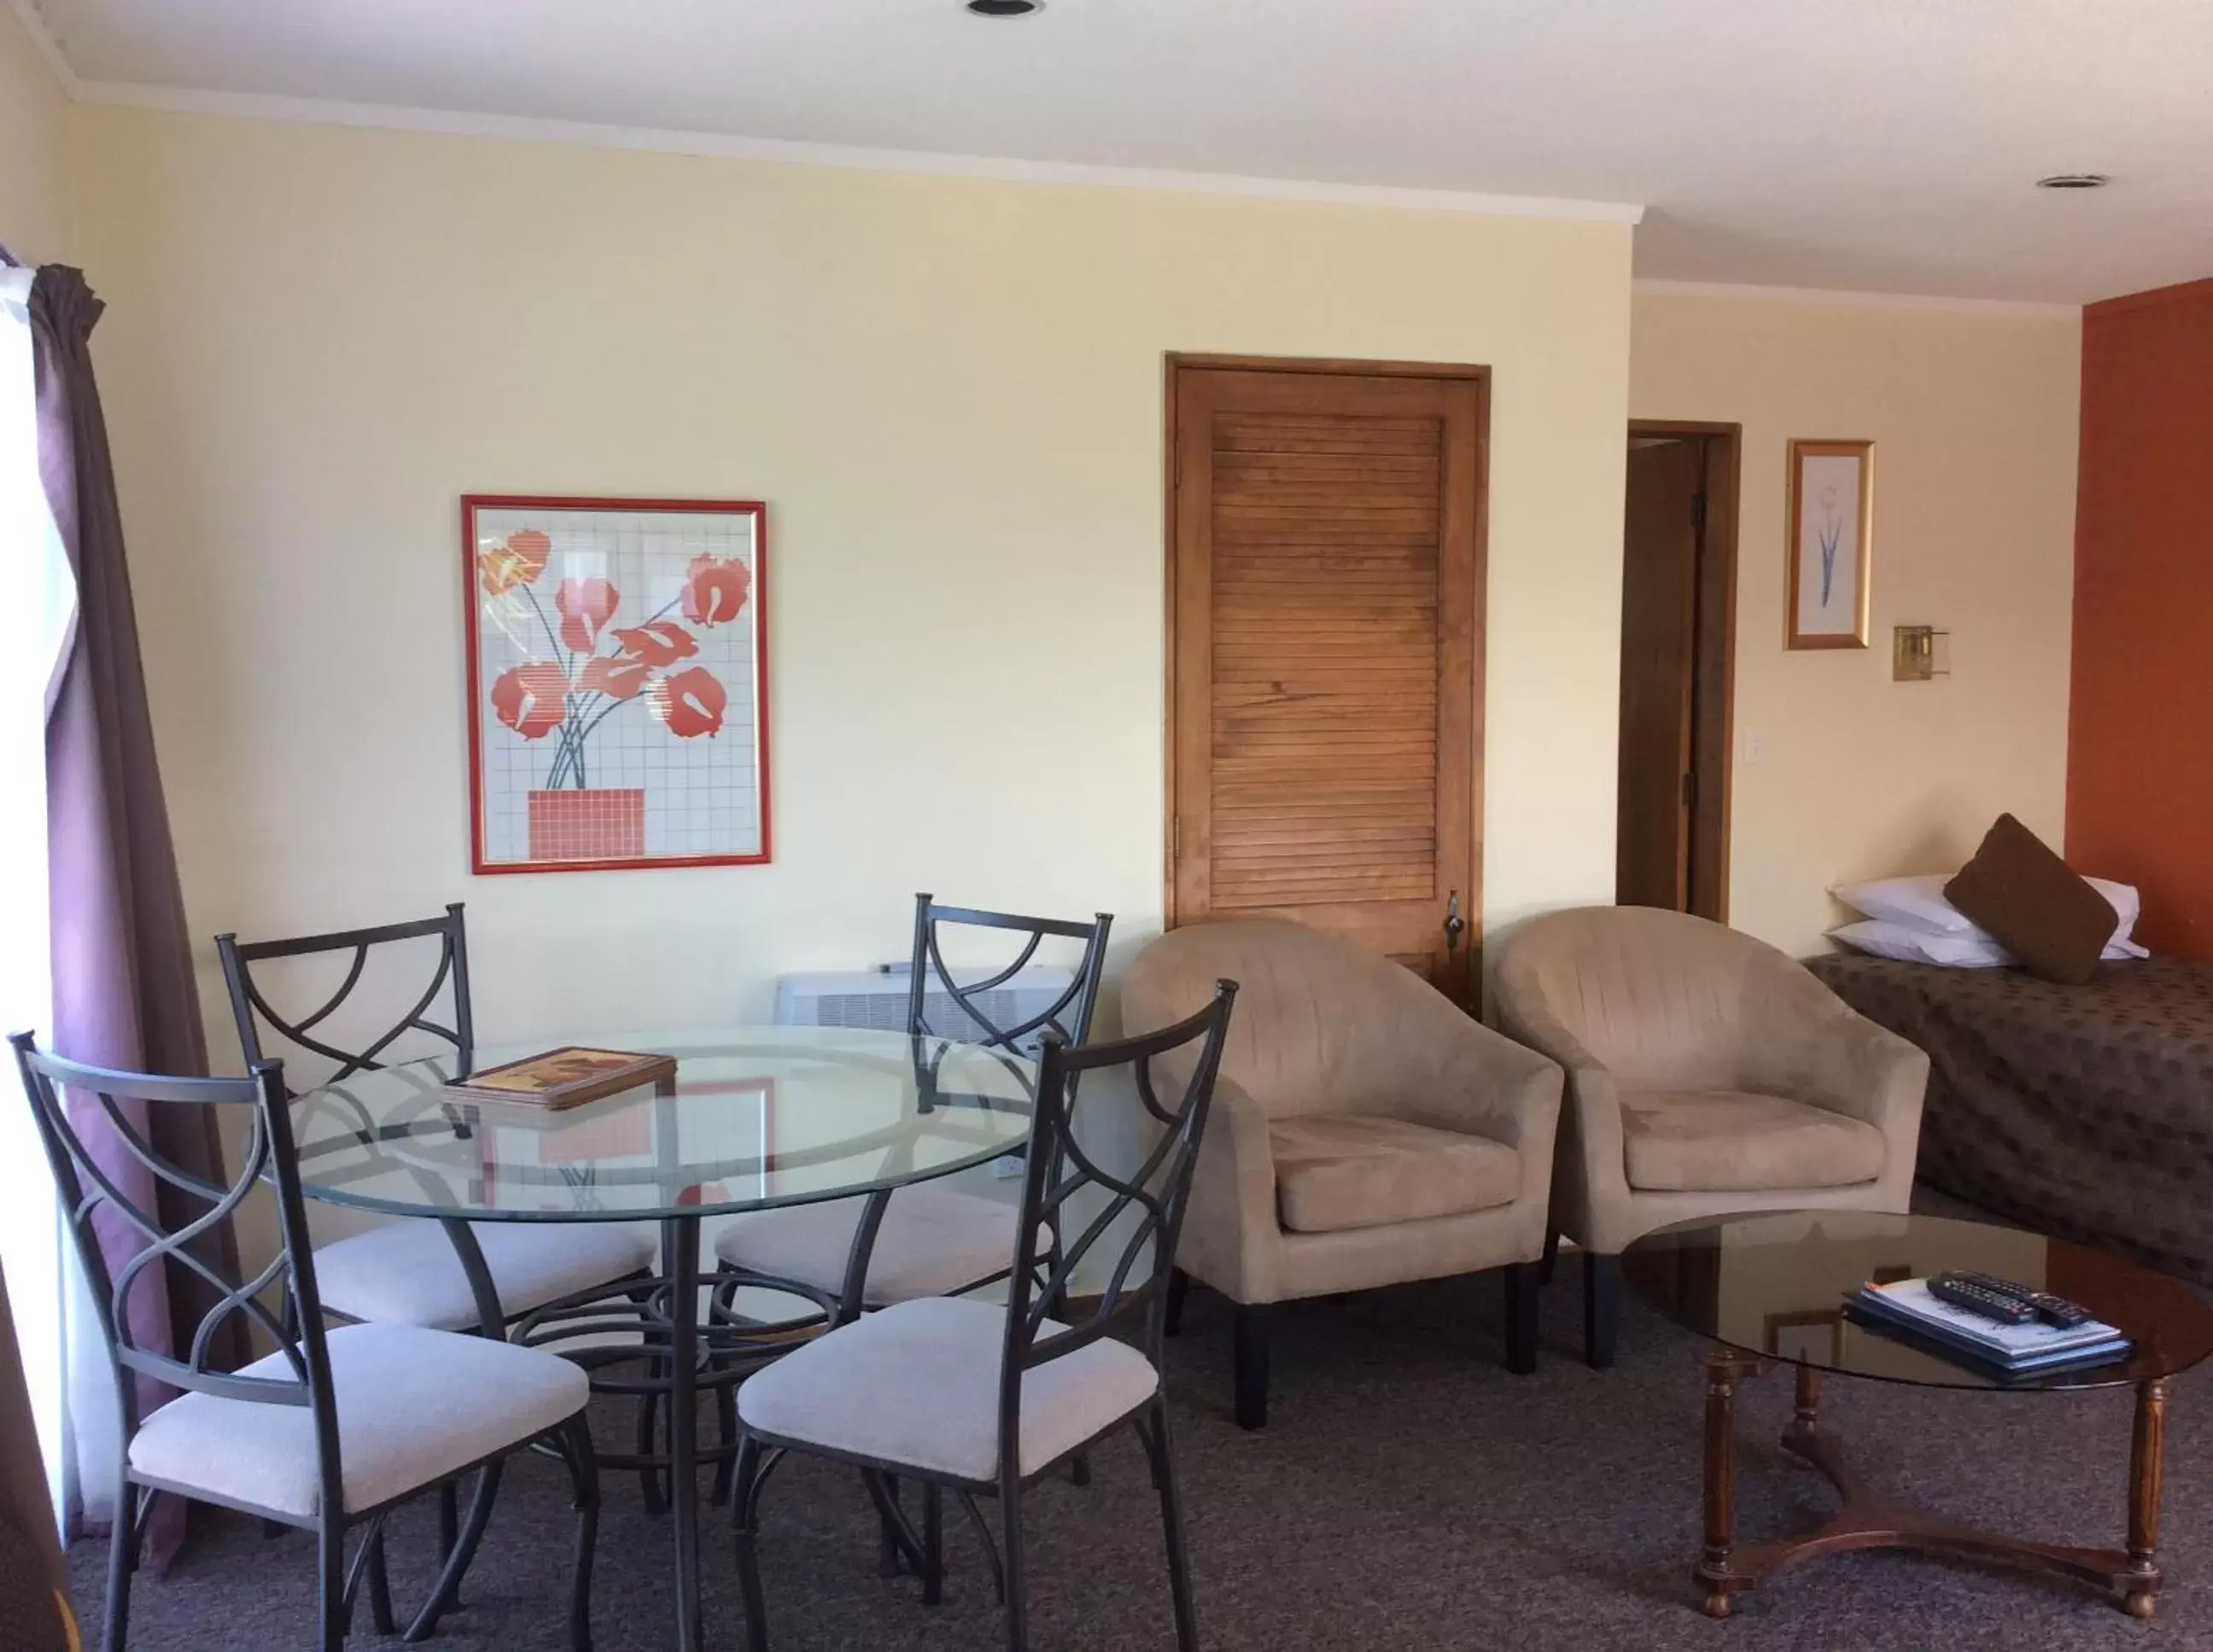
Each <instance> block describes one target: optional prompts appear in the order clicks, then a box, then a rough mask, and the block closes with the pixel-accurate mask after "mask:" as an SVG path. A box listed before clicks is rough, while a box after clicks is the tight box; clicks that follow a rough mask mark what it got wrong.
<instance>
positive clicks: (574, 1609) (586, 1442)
mask: <svg viewBox="0 0 2213 1652" xmlns="http://www.w3.org/2000/svg"><path fill="white" fill-rule="evenodd" d="M561 1439H562V1455H563V1456H564V1457H565V1458H566V1459H567V1460H568V1463H569V1478H570V1485H571V1486H572V1487H573V1488H574V1490H575V1492H576V1565H575V1567H574V1570H573V1573H572V1576H571V1577H570V1584H569V1646H570V1652H592V1557H593V1553H594V1550H595V1549H596V1548H597V1546H598V1543H599V1536H600V1461H599V1457H598V1454H597V1453H596V1452H595V1451H594V1449H593V1446H592V1427H591V1424H590V1423H589V1422H588V1421H587V1420H586V1419H585V1417H584V1416H583V1414H582V1412H579V1413H578V1414H577V1415H576V1417H572V1418H571V1419H570V1422H569V1423H568V1426H567V1427H566V1428H564V1429H563V1430H562V1432H561Z"/></svg>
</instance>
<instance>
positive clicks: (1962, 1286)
mask: <svg viewBox="0 0 2213 1652" xmlns="http://www.w3.org/2000/svg"><path fill="white" fill-rule="evenodd" d="M1929 1294H1930V1295H1931V1296H1934V1297H1935V1298H1936V1300H1937V1301H1940V1302H1949V1303H1950V1304H1951V1305H1952V1306H1953V1307H1954V1308H1965V1309H1966V1311H1967V1312H1968V1313H1970V1314H1979V1315H1981V1316H1982V1317H1983V1318H1984V1319H1985V1320H1997V1322H1998V1323H1999V1324H2000V1325H2027V1323H2028V1322H2029V1321H2030V1320H2033V1319H2034V1318H2036V1317H2037V1314H2036V1309H2035V1308H2033V1306H2031V1305H2030V1302H2029V1293H2028V1292H2027V1291H2025V1290H2023V1289H2021V1287H2020V1286H2018V1285H2013V1284H2008V1283H2006V1282H2005V1281H2004V1280H2003V1279H1993V1278H1991V1277H1990V1275H1988V1274H1986V1273H1967V1272H1962V1271H1948V1272H1945V1273H1940V1274H1937V1275H1936V1276H1935V1277H1932V1278H1931V1279H1930V1281H1929Z"/></svg>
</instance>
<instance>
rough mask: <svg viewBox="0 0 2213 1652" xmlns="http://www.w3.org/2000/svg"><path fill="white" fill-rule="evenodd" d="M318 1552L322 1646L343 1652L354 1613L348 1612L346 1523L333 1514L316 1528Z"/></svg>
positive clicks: (317, 1601) (324, 1649)
mask: <svg viewBox="0 0 2213 1652" xmlns="http://www.w3.org/2000/svg"><path fill="white" fill-rule="evenodd" d="M315 1552H316V1560H317V1563H318V1564H317V1566H316V1582H317V1588H316V1597H315V1606H316V1613H315V1615H316V1617H317V1618H318V1619H320V1636H319V1637H318V1644H319V1645H320V1647H321V1648H322V1652H340V1649H341V1648H343V1647H344V1645H345V1637H346V1630H347V1628H348V1626H349V1619H351V1617H352V1615H353V1614H352V1613H351V1612H349V1611H348V1610H347V1606H348V1602H347V1600H346V1586H345V1584H346V1577H345V1574H346V1564H345V1522H344V1519H343V1518H338V1517H334V1516H332V1515H324V1516H323V1520H322V1523H321V1524H320V1526H318V1527H316V1528H315Z"/></svg>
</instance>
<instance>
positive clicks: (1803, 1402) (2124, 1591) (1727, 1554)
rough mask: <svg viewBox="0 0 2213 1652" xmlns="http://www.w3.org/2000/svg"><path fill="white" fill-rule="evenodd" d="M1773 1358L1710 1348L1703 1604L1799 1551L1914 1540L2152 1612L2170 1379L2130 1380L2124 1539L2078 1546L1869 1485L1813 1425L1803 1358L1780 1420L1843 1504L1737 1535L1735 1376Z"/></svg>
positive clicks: (2135, 1612)
mask: <svg viewBox="0 0 2213 1652" xmlns="http://www.w3.org/2000/svg"><path fill="white" fill-rule="evenodd" d="M1772 1363H1773V1362H1770V1361H1765V1360H1754V1359H1751V1358H1747V1357H1746V1356H1743V1355H1741V1354H1735V1353H1731V1352H1728V1351H1726V1350H1716V1351H1714V1352H1712V1353H1710V1354H1708V1355H1707V1356H1706V1361H1705V1370H1706V1462H1705V1551H1704V1555H1703V1557H1702V1558H1700V1560H1699V1562H1698V1567H1697V1569H1696V1571H1695V1574H1694V1575H1695V1576H1696V1578H1697V1580H1698V1585H1699V1587H1700V1588H1702V1589H1703V1590H1704V1606H1705V1612H1706V1615H1707V1616H1709V1617H1711V1618H1726V1617H1728V1615H1729V1612H1730V1610H1731V1604H1732V1601H1733V1600H1734V1597H1735V1596H1736V1595H1737V1594H1740V1593H1741V1592H1742V1591H1744V1590H1746V1589H1749V1588H1756V1587H1757V1586H1758V1585H1759V1584H1760V1583H1763V1582H1766V1580H1767V1579H1768V1578H1770V1577H1771V1576H1774V1575H1775V1574H1776V1573H1777V1572H1780V1571H1783V1570H1786V1569H1787V1568H1789V1567H1791V1566H1795V1565H1796V1564H1799V1563H1800V1562H1801V1561H1805V1560H1813V1559H1815V1558H1819V1557H1820V1556H1823V1555H1832V1554H1850V1553H1851V1552H1853V1551H1856V1550H1860V1549H1918V1550H1922V1551H1925V1552H1930V1553H1936V1554H1945V1555H1953V1556H1956V1557H1960V1558H1971V1559H1982V1560H2001V1561H2006V1562H2009V1563H2011V1564H2015V1565H2024V1566H2028V1567H2032V1568H2033V1569H2035V1570H2040V1571H2047V1572H2057V1573H2058V1574H2060V1575H2061V1576H2066V1577H2072V1578H2075V1579H2077V1580H2078V1581H2080V1582H2085V1583H2089V1584H2092V1585H2094V1587H2096V1588H2100V1589H2103V1590H2105V1591H2106V1593H2107V1594H2109V1595H2111V1596H2112V1598H2113V1599H2114V1600H2116V1602H2117V1603H2118V1604H2119V1606H2121V1607H2122V1608H2123V1609H2124V1610H2125V1611H2126V1612H2129V1613H2130V1614H2131V1616H2134V1617H2137V1618H2149V1617H2150V1616H2151V1615H2152V1612H2153V1610H2154V1606H2155V1600H2156V1597H2157V1595H2158V1593H2159V1586H2160V1570H2159V1565H2158V1563H2157V1562H2156V1561H2155V1559H2154V1558H2153V1551H2154V1549H2155V1545H2156V1544H2157V1542H2158V1538H2159V1502H2160V1472H2161V1458H2162V1449H2161V1447H2162V1436H2163V1434H2164V1431H2165V1420H2166V1411H2167V1384H2166V1383H2164V1382H2145V1383H2141V1384H2139V1385H2138V1387H2137V1416H2136V1430H2135V1437H2134V1440H2133V1442H2132V1446H2131V1451H2130V1454H2129V1456H2130V1463H2129V1467H2130V1474H2129V1540H2128V1546H2127V1547H2126V1548H2125V1549H2078V1548H2070V1547H2066V1546H2064V1545H2058V1544H2051V1543H2035V1542H2031V1541H2029V1540H2028V1539H2023V1538H2014V1537H2007V1536H2004V1535H2002V1534H2000V1533H1991V1532H1982V1531H1978V1530H1976V1529H1974V1528H1973V1527H1967V1526H1961V1525H1959V1524H1957V1523H1956V1522H1954V1521H1949V1520H1947V1519H1945V1518H1944V1517H1943V1516H1942V1515H1935V1514H1930V1513H1929V1512H1927V1511H1926V1510H1923V1509H1917V1508H1915V1507H1913V1506H1912V1505H1911V1504H1909V1503H1901V1502H1899V1501H1897V1500H1896V1499H1894V1498H1892V1497H1887V1496H1885V1495H1883V1494H1882V1493H1881V1492H1879V1491H1876V1490H1873V1489H1871V1488H1870V1487H1869V1485H1868V1484H1866V1483H1865V1482H1864V1481H1863V1480H1862V1479H1861V1478H1860V1477H1859V1476H1858V1475H1857V1474H1856V1473H1854V1472H1853V1471H1852V1469H1851V1467H1850V1466H1849V1465H1848V1464H1847V1463H1846V1462H1845V1461H1844V1455H1843V1454H1842V1452H1841V1451H1840V1450H1839V1449H1838V1445H1837V1442H1836V1441H1835V1439H1834V1437H1833V1436H1830V1435H1828V1434H1826V1433H1824V1432H1823V1431H1822V1430H1821V1429H1820V1426H1819V1421H1818V1419H1819V1412H1820V1392H1821V1374H1820V1372H1819V1371H1816V1370H1814V1369H1811V1368H1809V1367H1807V1366H1802V1365H1801V1366H1800V1367H1799V1368H1798V1405H1797V1414H1796V1415H1795V1417H1792V1419H1791V1422H1790V1426H1789V1428H1788V1429H1785V1430H1784V1432H1783V1449H1784V1450H1786V1451H1788V1452H1789V1453H1790V1454H1792V1455H1794V1456H1795V1457H1798V1458H1800V1459H1801V1460H1803V1461H1805V1462H1807V1463H1808V1464H1811V1465H1812V1466H1814V1468H1816V1469H1818V1470H1819V1471H1820V1472H1821V1474H1822V1475H1823V1476H1824V1477H1825V1478H1826V1479H1827V1480H1828V1482H1829V1483H1830V1484H1832V1485H1833V1486H1834V1487H1836V1489H1837V1492H1838V1495H1839V1496H1840V1497H1843V1499H1844V1507H1843V1508H1842V1509H1838V1512H1837V1513H1836V1514H1835V1515H1832V1516H1831V1517H1830V1519H1829V1520H1828V1521H1827V1522H1826V1524H1824V1525H1823V1526H1821V1527H1820V1528H1819V1529H1818V1530H1816V1531H1814V1532H1812V1533H1808V1534H1807V1535H1805V1536H1803V1537H1798V1538H1789V1539H1780V1540H1777V1541H1773V1542H1767V1543H1758V1544H1749V1545H1745V1546H1743V1547H1738V1546H1737V1545H1736V1544H1735V1541H1734V1533H1733V1529H1732V1528H1733V1526H1734V1503H1735V1461H1736V1440H1735V1427H1734V1397H1735V1392H1736V1385H1737V1384H1738V1383H1739V1382H1740V1381H1743V1380H1744V1379H1745V1378H1747V1377H1753V1376H1759V1375H1765V1373H1766V1372H1767V1371H1768V1370H1769V1369H1771V1368H1772Z"/></svg>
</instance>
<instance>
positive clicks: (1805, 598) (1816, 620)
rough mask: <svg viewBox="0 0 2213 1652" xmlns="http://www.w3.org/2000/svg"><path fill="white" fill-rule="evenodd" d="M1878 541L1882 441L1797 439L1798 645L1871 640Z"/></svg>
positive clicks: (1789, 620) (1792, 633)
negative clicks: (1871, 582)
mask: <svg viewBox="0 0 2213 1652" xmlns="http://www.w3.org/2000/svg"><path fill="white" fill-rule="evenodd" d="M1874 543H1875V443H1874V442H1792V443H1791V444H1790V544H1789V581H1788V586H1789V588H1788V592H1787V594H1786V596H1785V599H1784V604H1783V613H1784V625H1785V626H1786V628H1787V636H1786V637H1785V642H1786V643H1787V645H1788V646H1789V647H1791V648H1794V649H1863V648H1865V647H1866V646H1867V645H1868V572H1869V562H1870V560H1871V554H1870V553H1871V551H1872V548H1873V546H1874Z"/></svg>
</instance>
